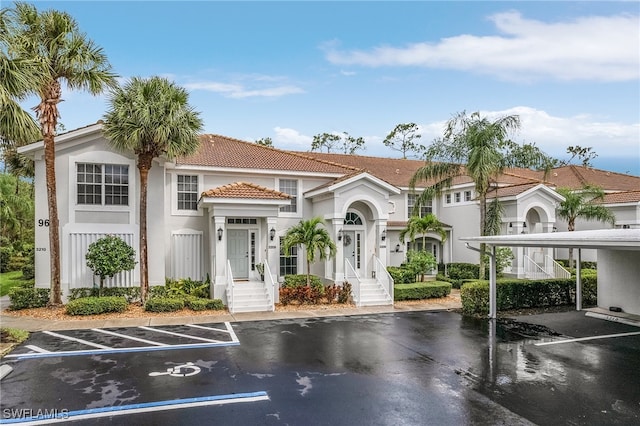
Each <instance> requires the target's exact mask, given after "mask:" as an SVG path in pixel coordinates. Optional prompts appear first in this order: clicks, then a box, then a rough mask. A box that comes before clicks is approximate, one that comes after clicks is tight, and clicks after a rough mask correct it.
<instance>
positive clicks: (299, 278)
mask: <svg viewBox="0 0 640 426" xmlns="http://www.w3.org/2000/svg"><path fill="white" fill-rule="evenodd" d="M306 285H307V276H306V275H304V274H298V275H285V276H284V282H283V283H282V288H295V287H303V286H306ZM311 287H313V288H316V289H318V291H320V294H324V285H322V280H320V277H318V276H316V275H311Z"/></svg>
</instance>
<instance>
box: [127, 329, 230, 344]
mask: <svg viewBox="0 0 640 426" xmlns="http://www.w3.org/2000/svg"><path fill="white" fill-rule="evenodd" d="M138 328H141V329H143V330H148V331H156V332H158V333H165V334H170V335H172V336H179V337H186V338H187V339H193V340H201V341H203V342H210V343H222V342H221V341H220V340H213V339H205V338H204V337H196V336H189V335H188V334H182V333H175V332H173V331H167V330H162V329H159V328H151V327H146V326H144V325H140V326H138Z"/></svg>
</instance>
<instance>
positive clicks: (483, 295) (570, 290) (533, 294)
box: [460, 275, 597, 315]
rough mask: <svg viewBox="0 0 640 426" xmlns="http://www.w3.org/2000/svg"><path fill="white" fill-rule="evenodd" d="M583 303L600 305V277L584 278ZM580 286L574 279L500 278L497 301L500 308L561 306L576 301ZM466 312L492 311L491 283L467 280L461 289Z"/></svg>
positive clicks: (470, 313)
mask: <svg viewBox="0 0 640 426" xmlns="http://www.w3.org/2000/svg"><path fill="white" fill-rule="evenodd" d="M582 283H583V285H582V287H583V303H584V304H585V305H592V304H596V303H597V300H596V295H597V294H596V287H597V278H596V276H594V275H589V276H588V277H585V278H583V280H582ZM575 293H576V285H575V281H574V280H573V279H566V280H565V279H553V280H512V279H505V280H498V282H497V294H496V303H497V308H498V310H499V311H500V310H508V309H520V308H536V307H545V306H560V305H569V304H572V303H575V296H576V294H575ZM460 296H461V299H462V312H463V313H464V314H466V315H486V314H488V313H489V282H488V281H475V282H472V283H466V284H464V285H463V286H462V289H461V290H460Z"/></svg>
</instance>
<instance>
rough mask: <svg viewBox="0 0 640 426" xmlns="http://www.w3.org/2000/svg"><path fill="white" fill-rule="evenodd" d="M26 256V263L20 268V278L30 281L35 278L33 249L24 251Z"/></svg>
mask: <svg viewBox="0 0 640 426" xmlns="http://www.w3.org/2000/svg"><path fill="white" fill-rule="evenodd" d="M26 254H27V255H26V257H25V258H26V261H25V263H24V266H23V267H22V278H23V279H25V280H32V279H34V278H35V277H36V258H35V250H34V248H33V247H29V248H28V249H27V250H26Z"/></svg>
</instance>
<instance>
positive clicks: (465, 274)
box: [447, 262, 480, 280]
mask: <svg viewBox="0 0 640 426" xmlns="http://www.w3.org/2000/svg"><path fill="white" fill-rule="evenodd" d="M478 274H480V265H478V264H475V263H455V262H454V263H447V275H448V277H449V278H451V279H452V280H468V279H478Z"/></svg>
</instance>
